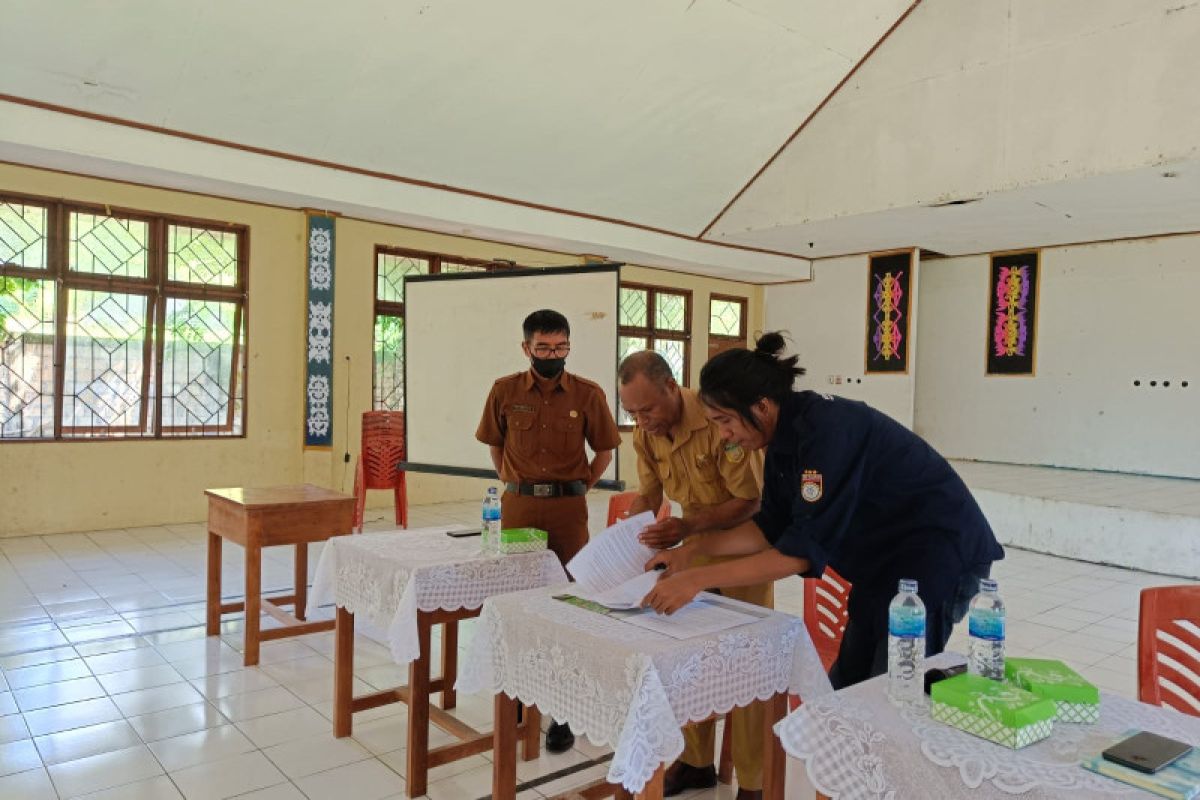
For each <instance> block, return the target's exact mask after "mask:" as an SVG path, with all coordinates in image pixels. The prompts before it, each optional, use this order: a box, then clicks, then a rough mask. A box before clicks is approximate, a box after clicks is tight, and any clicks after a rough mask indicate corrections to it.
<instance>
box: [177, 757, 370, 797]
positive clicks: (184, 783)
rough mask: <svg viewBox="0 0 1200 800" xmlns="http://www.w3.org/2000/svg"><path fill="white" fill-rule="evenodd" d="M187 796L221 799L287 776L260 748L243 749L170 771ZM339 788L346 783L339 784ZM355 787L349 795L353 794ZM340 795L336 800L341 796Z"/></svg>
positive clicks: (346, 787)
mask: <svg viewBox="0 0 1200 800" xmlns="http://www.w3.org/2000/svg"><path fill="white" fill-rule="evenodd" d="M170 775H171V779H172V780H173V781H175V785H176V786H178V787H179V789H180V791H181V792H183V796H184V797H185V798H187V800H222V798H227V797H234V796H236V795H239V794H245V793H247V792H251V791H254V790H255V789H265V788H267V787H268V786H275V785H277V784H280V783H285V782H286V781H287V778H286V777H285V776H284V775H283V773H282V772H280V771H279V770H278V769H276V768H275V765H274V764H272V763H271V762H270V761H268V760H267V758H266V757H265V756H264V755H263V754H262V753H260V752H257V751H256V752H253V753H244V754H242V755H239V756H234V757H233V758H227V759H223V760H221V761H212V762H209V763H207V764H200V765H198V766H195V767H188V768H187V769H183V770H179V771H177V772H172V773H170ZM342 789H343V792H348V791H349V789H350V787H348V786H343V787H342ZM357 794H358V793H357V791H354V792H353V796H356V797H357ZM345 796H348V795H344V796H343V798H340V800H345Z"/></svg>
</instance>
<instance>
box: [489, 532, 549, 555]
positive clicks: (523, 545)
mask: <svg viewBox="0 0 1200 800" xmlns="http://www.w3.org/2000/svg"><path fill="white" fill-rule="evenodd" d="M549 538H550V537H549V534H547V533H546V532H545V531H544V530H542V529H541V528H505V529H504V530H502V531H500V541H499V542H498V543H497V547H496V549H497V550H499V551H500V552H501V553H532V552H534V551H535V550H545V549H546V540H547V539H549Z"/></svg>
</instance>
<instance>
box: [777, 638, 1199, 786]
mask: <svg viewBox="0 0 1200 800" xmlns="http://www.w3.org/2000/svg"><path fill="white" fill-rule="evenodd" d="M962 661H963V659H962V657H961V656H956V655H952V654H944V655H942V656H938V657H937V660H936V661H933V660H931V663H932V664H935V665H938V664H954V663H962ZM886 680H887V679H886V678H883V677H880V678H874V679H872V680H869V681H866V682H864V683H860V684H858V685H857V686H852V687H850V688H849V689H845V690H842V691H839V692H836V693H835V694H831V695H827V696H825V697H822V698H820V699H818V700H816V701H815V702H808V701H805V703H804V704H803V705H802V706H800V708H798V709H796V711H794V712H793V713H791V714H790V715H788V716H787V717H786V718H785V719H784V720H783V721H782V722H780V723H779V724H778V725H777V726H776V728H775V730H776V732H777V733H778V734H779V737H780V739H781V740H782V741H783V747H784V750H786V751H787V753H788V755H790V756H792V757H793V758H797V759H801V760H803V761H804V762H805V767H806V768H807V770H808V776H809V779H810V780H811V781H812V784H813V786H814V787H816V789H817V790H818V791H820V792H822V793H824V794H826V795H828V796H829V797H831V798H834V799H835V800H859V799H860V798H880V799H881V800H883V799H886V800H902V799H903V798H934V797H936V798H943V797H966V796H969V797H972V798H1000V797H1011V796H1012V795H1022V796H1024V797H1027V798H1038V800H1041V799H1042V798H1045V799H1046V800H1051V799H1053V800H1076V798H1078V799H1079V800H1082V798H1139V800H1144V798H1148V797H1150V796H1151V795H1149V794H1147V793H1146V792H1143V791H1141V790H1138V789H1135V788H1133V787H1132V786H1127V785H1126V784H1124V783H1121V782H1119V781H1116V780H1112V779H1109V778H1105V777H1103V776H1100V775H1096V774H1095V773H1092V772H1089V771H1088V770H1086V769H1084V768H1083V767H1081V766H1079V763H1080V761H1082V760H1083V759H1084V758H1087V757H1091V756H1094V755H1097V754H1099V753H1100V751H1101V750H1104V749H1105V748H1107V747H1109V746H1110V745H1112V744H1113V743H1114V742H1117V741H1119V740H1120V739H1122V738H1124V734H1125V732H1126V731H1128V730H1130V729H1133V728H1136V729H1139V730H1147V731H1153V732H1155V733H1159V734H1162V735H1164V736H1170V737H1171V738H1173V739H1180V740H1182V741H1186V742H1194V743H1200V719H1197V718H1195V717H1188V716H1185V715H1184V714H1180V713H1179V712H1177V711H1173V710H1171V709H1167V708H1159V707H1157V706H1151V705H1147V704H1145V703H1138V702H1135V701H1133V700H1127V699H1125V698H1123V697H1120V696H1117V695H1111V694H1108V693H1106V692H1101V701H1100V721H1099V722H1097V723H1095V724H1092V725H1074V724H1070V723H1059V722H1056V723H1055V724H1054V733H1053V734H1052V735H1051V737H1050V738H1049V739H1043V740H1042V741H1040V742H1037V743H1036V744H1032V745H1029V746H1028V747H1024V748H1022V749H1020V750H1010V749H1009V748H1007V747H1003V746H1001V745H998V744H995V743H993V742H989V741H987V740H986V739H980V738H979V737H977V736H972V735H971V734H969V733H965V732H963V731H960V730H958V729H956V728H952V727H950V726H948V725H943V724H942V723H940V722H937V721H935V720H934V719H933V718H932V717H930V715H929V699H928V698H927V697H924V696H923V700H922V702H921V703H920V704H919V705H916V706H913V707H909V708H905V709H899V708H897V707H895V706H893V705H891V703H889V702H888V699H887V695H886Z"/></svg>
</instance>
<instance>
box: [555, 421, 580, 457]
mask: <svg viewBox="0 0 1200 800" xmlns="http://www.w3.org/2000/svg"><path fill="white" fill-rule="evenodd" d="M554 433H555V438H556V439H558V440H559V442H560V443H561V446H562V448H563V450H564V451H565V452H568V453H570V452H573V451H574V450H575V449H576V448H582V447H583V420H581V419H580V418H579V417H565V418H563V419H559V420H555V422H554Z"/></svg>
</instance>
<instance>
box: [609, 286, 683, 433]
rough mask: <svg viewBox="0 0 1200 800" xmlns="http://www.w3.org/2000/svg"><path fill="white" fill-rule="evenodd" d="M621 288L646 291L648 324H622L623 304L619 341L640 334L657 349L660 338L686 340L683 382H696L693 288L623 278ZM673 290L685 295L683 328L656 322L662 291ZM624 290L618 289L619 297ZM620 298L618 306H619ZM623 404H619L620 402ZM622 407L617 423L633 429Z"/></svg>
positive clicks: (618, 334)
mask: <svg viewBox="0 0 1200 800" xmlns="http://www.w3.org/2000/svg"><path fill="white" fill-rule="evenodd" d="M619 288H620V289H635V290H637V291H643V292H646V325H647V327H638V326H634V325H622V324H621V315H620V308H619V307H618V309H617V341H618V342H620V341H621V339H622V338H627V337H628V338H638V339H645V340H646V349H647V350H653V349H654V345H655V343H656V342H657V341H658V340H660V339H665V340H667V341H672V342H683V380H682V381H681V382H680V384H681V385H682V386H691V383H692V290H691V289H677V288H675V287H673V286H658V285H655V284H650V283H637V282H634V281H621V282H620V286H619ZM659 294H671V295H676V296H680V297H683V330H681V331H673V330H669V329H666V328H659V327H658V326H657V324H656V317H657V313H658V295H659ZM619 297H620V294H619V292H618V298H619ZM619 302H620V301H619V299H618V306H619ZM618 405H619V404H618ZM622 413H623V412H622V410H621V409H620V408H618V409H617V422H618V425H617V427H618V428H620V429H621V430H623V431H629V430H633V428H634V427H635V426H634V425H632V424H630V423H626V422H621V415H622Z"/></svg>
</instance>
